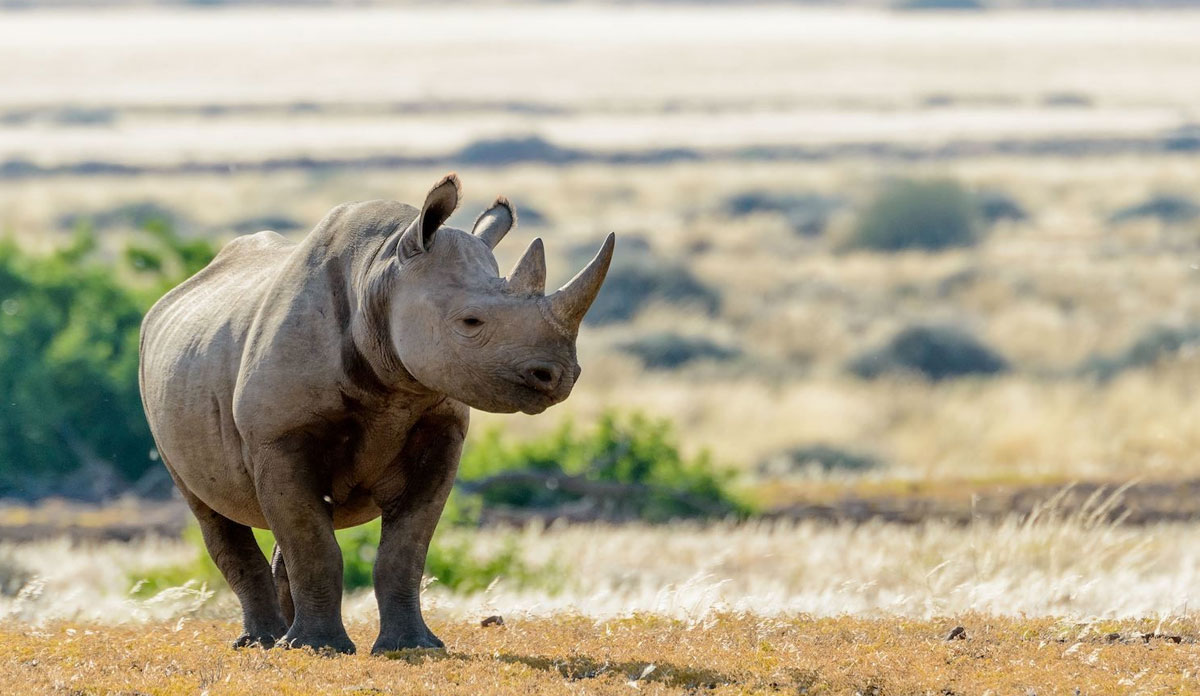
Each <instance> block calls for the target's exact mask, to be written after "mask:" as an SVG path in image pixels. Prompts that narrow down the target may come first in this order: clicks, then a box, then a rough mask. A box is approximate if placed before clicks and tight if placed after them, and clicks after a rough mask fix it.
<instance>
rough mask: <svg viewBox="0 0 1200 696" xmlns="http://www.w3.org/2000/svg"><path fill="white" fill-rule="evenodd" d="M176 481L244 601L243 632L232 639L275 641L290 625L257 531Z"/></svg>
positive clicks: (268, 644)
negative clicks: (258, 539)
mask: <svg viewBox="0 0 1200 696" xmlns="http://www.w3.org/2000/svg"><path fill="white" fill-rule="evenodd" d="M172 475H174V474H172ZM175 483H176V485H177V486H178V487H179V490H180V492H182V493H183V497H184V499H185V500H187V503H188V506H189V507H190V508H191V509H192V513H193V514H194V515H195V516H196V521H197V522H199V524H200V533H201V534H202V535H203V536H204V545H205V547H206V548H207V549H208V554H209V555H210V556H212V559H213V562H215V563H216V564H217V568H219V569H220V571H221V574H222V575H224V576H225V581H226V582H228V583H229V587H230V588H231V589H232V590H233V592H234V594H236V595H237V598H238V601H240V602H241V604H242V635H241V636H239V637H238V638H237V640H235V641H234V642H233V647H235V648H241V647H245V646H248V645H261V646H263V647H271V646H273V645H275V641H276V640H277V639H278V638H279V637H280V636H282V635H283V634H284V632H285V631H286V630H287V625H286V624H284V622H283V617H282V616H281V615H280V613H279V602H278V600H277V599H276V597H275V583H274V582H273V581H272V580H271V568H270V566H268V565H267V559H266V557H265V556H263V553H262V550H261V549H259V548H258V543H257V542H256V541H255V540H254V533H253V532H251V531H250V528H249V527H247V526H245V525H242V524H238V523H237V522H234V521H233V520H231V519H229V518H227V517H223V516H222V515H220V514H218V513H217V512H216V511H214V510H213V509H212V508H210V507H208V506H207V505H205V504H204V502H203V501H201V500H200V499H199V498H197V497H196V496H194V495H192V494H191V492H190V491H188V490H187V488H185V487H184V486H183V485H182V483H181V482H180V481H179V478H178V477H176V478H175Z"/></svg>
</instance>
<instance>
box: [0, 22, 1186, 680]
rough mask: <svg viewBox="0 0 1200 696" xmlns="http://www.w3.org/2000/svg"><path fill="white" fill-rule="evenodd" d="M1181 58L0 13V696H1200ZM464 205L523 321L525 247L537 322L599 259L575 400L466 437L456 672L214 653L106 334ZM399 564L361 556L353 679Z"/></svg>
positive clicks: (752, 35)
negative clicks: (603, 268)
mask: <svg viewBox="0 0 1200 696" xmlns="http://www.w3.org/2000/svg"><path fill="white" fill-rule="evenodd" d="M500 24H503V25H504V26H505V27H506V30H505V31H500V32H498V31H496V29H495V28H496V26H499V25H500ZM662 27H671V28H672V29H671V31H662V30H661V28H662ZM264 36H266V37H271V40H262V39H261V37H264ZM1196 36H1200V11H1191V10H1180V9H1175V10H1169V11H1167V10H1163V11H1154V12H1134V11H1124V10H1116V9H1106V10H1071V11H1057V10H1037V11H1032V10H1024V9H1019V8H1015V7H1012V6H1008V5H1006V6H1005V7H1004V8H1002V9H995V10H988V11H972V12H953V13H946V12H936V11H933V12H912V11H898V10H891V9H880V8H878V7H856V6H852V7H846V8H822V9H811V8H797V7H790V6H778V5H764V6H757V5H756V6H749V7H746V6H736V7H735V6H733V5H723V4H713V5H704V6H687V5H681V6H678V7H677V6H674V5H670V6H649V7H642V6H638V7H622V6H607V5H592V4H564V5H521V4H518V5H505V6H494V5H488V4H484V5H480V6H474V5H451V6H446V7H440V6H429V5H421V6H416V7H395V6H383V7H368V8H305V9H277V8H273V9H271V10H269V11H268V10H264V9H261V8H255V7H242V6H240V5H237V4H233V5H231V6H227V7H221V8H181V7H171V8H162V7H130V8H123V9H120V8H119V9H109V10H106V11H102V12H101V11H95V10H91V9H70V8H68V9H56V10H53V11H51V10H30V11H23V12H14V11H0V229H2V230H3V236H4V242H3V246H2V247H0V335H2V336H3V340H4V343H3V344H2V345H0V388H2V390H3V392H4V393H5V396H6V397H9V398H5V399H4V401H5V402H6V403H5V408H6V409H7V411H6V415H5V422H4V423H3V424H0V447H2V448H3V449H0V685H3V686H0V691H3V692H4V693H30V694H40V693H64V694H65V693H79V694H109V693H155V694H157V693H164V694H175V693H179V694H185V693H186V694H191V693H203V692H207V693H210V694H220V693H230V694H237V693H264V692H265V693H360V694H369V693H463V694H481V693H513V694H516V693H610V692H613V693H615V692H621V693H626V692H629V691H630V690H631V689H637V690H643V691H647V692H651V693H696V692H710V691H711V692H713V693H809V694H817V693H837V694H841V693H846V694H855V693H859V694H926V693H934V694H939V693H957V694H983V693H989V692H990V693H993V694H1027V693H1036V694H1077V693H1078V694H1104V693H1114V694H1115V693H1155V694H1174V693H1193V692H1197V691H1200V648H1198V647H1197V645H1196V640H1197V638H1200V624H1198V623H1197V616H1196V614H1195V610H1194V607H1193V605H1194V604H1195V601H1196V599H1197V597H1198V596H1200V595H1198V594H1197V593H1198V592H1200V589H1198V588H1200V523H1198V522H1197V520H1200V482H1198V479H1200V476H1198V475H1197V473H1198V472H1200V427H1198V426H1200V399H1198V398H1197V394H1198V393H1200V351H1198V350H1197V349H1198V348H1200V318H1198V317H1200V91H1197V90H1196V89H1195V85H1196V83H1197V82H1196V78H1197V73H1196V67H1195V66H1197V65H1200V42H1197V41H1196V40H1195V37H1196ZM31 66H37V69H36V70H34V69H32V68H31ZM81 66H83V67H81ZM747 76H753V77H752V79H750V78H748V77H747ZM451 169H453V170H456V171H458V173H459V175H460V176H461V178H462V180H463V182H464V188H465V196H466V199H465V203H464V205H463V206H462V208H461V209H460V210H459V211H458V213H456V215H455V217H454V218H452V220H451V223H450V224H451V225H453V226H456V227H469V225H470V223H471V222H472V220H473V218H474V216H475V215H477V214H478V213H479V212H480V211H481V210H482V209H483V208H484V207H485V206H486V205H487V204H488V203H489V202H490V201H491V200H492V198H494V196H496V195H497V194H504V195H506V196H507V197H508V198H509V199H510V200H512V201H513V203H514V204H515V206H516V208H517V211H518V214H519V215H520V219H521V222H520V225H519V227H518V228H517V229H516V230H515V231H514V232H513V233H511V234H510V235H509V237H508V238H507V239H506V240H505V241H504V242H503V243H502V244H501V245H500V247H498V248H497V256H498V261H499V265H500V268H501V270H502V272H503V271H505V270H507V269H508V268H510V267H511V265H512V264H513V263H514V262H515V260H516V259H517V257H518V256H519V255H520V253H521V251H522V250H523V249H524V248H525V245H526V244H527V243H528V242H529V241H531V240H532V239H533V238H535V237H542V238H543V239H544V240H545V243H546V249H547V256H548V265H549V269H550V284H554V282H555V281H558V282H562V281H564V280H566V278H567V277H568V276H569V275H570V274H571V273H573V272H574V271H575V270H576V269H577V268H579V267H580V265H581V263H582V262H583V261H585V260H586V258H587V257H588V256H589V255H590V254H591V253H592V251H593V250H594V249H595V248H596V246H597V242H598V240H599V239H601V238H602V237H603V235H604V234H606V233H607V232H609V231H616V232H617V235H618V251H617V257H616V260H615V261H614V266H613V269H612V271H611V272H610V277H609V280H608V283H607V286H606V289H605V291H604V294H602V295H601V297H600V299H599V300H598V301H597V305H596V307H595V309H594V310H593V316H592V317H591V319H590V321H589V323H586V324H585V325H584V328H583V331H582V333H581V336H580V341H579V349H580V361H581V363H582V365H583V368H584V372H583V376H582V378H581V381H580V382H579V384H578V386H577V388H576V390H575V392H574V394H573V395H572V396H571V398H570V399H569V400H568V401H567V402H565V403H564V404H562V405H560V406H557V407H555V408H553V409H551V410H550V411H548V412H547V413H545V414H542V415H540V416H537V417H528V416H501V415H492V414H483V413H475V414H473V421H474V422H473V423H472V432H471V436H470V439H469V442H468V448H467V450H468V451H467V455H466V458H465V459H464V464H463V469H462V471H461V472H460V481H461V483H460V485H459V487H458V489H457V490H456V492H455V497H454V498H453V499H452V501H451V505H450V508H449V510H448V513H447V517H446V518H445V519H444V521H443V524H442V527H441V528H440V530H439V532H438V536H437V537H436V538H435V545H434V550H433V552H432V553H431V557H430V562H429V564H428V566H427V576H428V579H427V587H426V591H425V594H424V604H425V611H426V615H427V616H428V617H429V618H430V625H431V627H432V628H433V629H434V631H435V632H437V633H438V634H439V635H440V636H441V637H442V638H443V640H445V642H446V645H447V647H446V649H445V650H439V651H411V652H401V653H396V654H392V655H389V656H387V657H371V656H369V655H366V654H359V655H353V656H340V657H336V658H335V657H325V656H320V655H314V654H312V653H311V652H305V651H301V650H275V649H273V650H259V649H245V650H236V651H235V650H233V649H231V648H229V647H228V644H229V642H230V640H231V639H232V638H233V637H234V636H235V635H236V633H237V626H236V624H235V619H236V617H237V616H238V610H237V604H236V601H235V599H234V598H233V597H232V595H231V594H230V593H229V591H228V590H227V588H226V587H225V585H224V582H223V580H221V578H220V577H219V575H217V574H216V573H215V569H214V568H213V567H212V566H211V564H210V563H208V562H207V561H206V560H205V555H204V553H203V550H202V547H201V546H200V544H199V542H198V539H197V534H196V532H195V529H194V528H193V527H191V526H190V525H189V524H188V517H187V513H186V510H185V509H184V508H183V507H182V504H181V503H180V502H179V501H178V500H177V499H174V498H172V497H171V496H170V490H169V482H166V484H167V485H164V481H163V476H162V472H161V467H160V466H159V465H158V464H157V462H155V461H153V452H152V451H151V449H152V445H151V444H146V443H145V439H144V433H143V431H141V430H138V428H143V429H144V425H139V424H138V422H137V419H138V418H140V416H138V415H137V411H136V409H137V408H138V407H139V406H138V404H137V401H136V391H133V392H129V393H131V394H133V397H132V401H130V400H129V399H128V398H126V397H127V396H128V394H127V393H126V392H127V391H128V389H127V387H128V384H127V383H128V379H127V376H128V374H133V373H131V372H129V365H130V364H131V363H129V360H128V355H127V354H126V353H123V352H122V351H123V350H125V351H127V349H128V345H127V341H126V339H127V336H128V335H129V333H128V330H129V328H130V327H129V326H126V324H128V323H129V322H130V321H133V322H136V316H137V312H138V311H139V307H143V305H144V302H145V301H146V300H147V299H149V300H150V301H152V298H153V296H154V295H155V294H156V293H158V292H160V291H161V289H162V287H164V286H165V285H167V284H169V283H170V282H173V280H177V279H178V277H181V275H182V274H184V273H186V271H187V270H188V269H189V268H190V267H191V265H192V264H195V263H202V262H203V261H204V260H205V258H206V257H205V254H206V253H209V252H210V251H211V249H212V248H215V247H216V246H217V245H219V244H221V243H223V242H225V241H227V240H228V239H230V238H232V237H233V236H234V235H236V234H240V233H246V232H254V231H257V230H258V229H263V228H271V229H276V230H277V231H279V232H281V233H283V234H286V235H288V236H290V237H293V238H297V237H299V236H301V235H303V234H304V233H305V231H307V230H308V229H310V228H311V227H312V226H313V225H314V224H315V223H316V221H317V220H318V219H320V217H321V216H322V215H323V214H324V213H325V212H326V211H327V210H328V209H329V208H331V207H333V206H334V205H336V204H338V203H341V202H344V201H348V200H361V199H370V198H395V199H398V200H402V201H406V202H414V201H415V200H416V199H417V198H418V197H419V196H421V195H422V194H423V192H424V191H425V190H426V189H427V188H428V186H429V184H431V183H432V182H433V181H435V180H436V179H437V178H438V177H439V176H441V175H442V174H444V173H445V171H448V170H451ZM75 281H78V286H76V285H72V284H71V283H72V282H75ZM38 283H41V284H42V285H38ZM43 286H44V287H45V288H48V289H46V290H45V291H44V292H43V291H42V290H40V289H39V288H42V287H43ZM39 293H40V294H39ZM71 293H78V294H71ZM56 298H57V299H56ZM62 298H84V299H81V300H79V301H78V302H75V301H74V300H65V301H64V300H63V299H62ZM43 301H45V302H46V303H48V304H45V305H39V304H37V303H38V302H43ZM56 302H57V303H58V304H55V303H56ZM63 302H66V303H67V305H68V306H66V308H65V309H64V308H63V304H62V303H63ZM72 302H75V303H74V304H72ZM122 303H128V305H129V308H128V311H127V312H126V313H125V314H120V313H118V312H117V309H114V308H118V309H119V308H120V307H124V306H125V305H124V304H122ZM45 307H50V308H54V307H59V309H61V311H56V310H53V309H52V310H49V311H45V312H41V313H38V314H36V317H37V320H36V321H35V320H34V319H31V318H30V317H31V316H33V313H34V312H35V310H36V309H37V308H43V309H44V308H45ZM72 308H75V311H72ZM143 308H144V307H143ZM39 311H40V310H39ZM81 313H86V315H87V316H81ZM60 315H61V316H60ZM131 317H132V319H131ZM54 322H59V323H58V324H55V323H54ZM123 322H124V323H123ZM132 328H133V331H134V334H133V335H136V326H135V325H133V327H132ZM123 346H124V347H123ZM22 360H24V361H25V362H22ZM135 363H136V360H135V361H134V363H133V364H135ZM80 374H85V375H87V376H88V378H87V379H86V380H82V381H81V379H82V378H79V377H77V376H78V375H80ZM72 376H75V377H72ZM37 380H42V381H37ZM123 380H124V381H123ZM97 385H106V386H104V387H103V390H107V391H103V390H102V389H101V387H99V386H97ZM109 385H110V386H109ZM123 390H125V391H123ZM101 391H103V394H104V397H103V399H100V398H97V399H95V400H91V401H89V400H88V399H87V398H85V397H86V396H87V395H89V394H91V393H94V392H95V393H99V392H101ZM128 404H132V406H129V405H128ZM126 407H128V409H130V410H129V411H128V413H130V414H133V415H128V417H126V416H125V415H122V414H124V413H125V412H124V411H122V409H123V408H126ZM121 418H124V420H119V419H121ZM93 426H94V427H93ZM116 431H120V432H122V433H125V432H127V433H128V436H123V437H122V438H116V437H115V436H111V433H112V432H116ZM56 447H57V448H58V449H55V448H56ZM60 450H61V453H62V454H61V456H59V455H54V454H53V453H54V452H57V451H60ZM48 453H49V454H48ZM116 453H119V455H118V454H116ZM56 457H57V458H56ZM514 472H515V473H516V474H520V476H519V477H516V478H514V475H515V474H514ZM522 486H524V487H522ZM377 533H378V531H377V527H376V528H374V529H372V528H369V527H368V528H364V529H360V530H348V531H347V532H345V533H343V537H342V544H343V551H344V554H345V560H344V563H345V569H346V584H347V588H348V590H349V591H348V593H347V597H346V600H345V604H344V611H345V613H346V616H347V621H348V628H349V630H350V633H351V636H352V637H353V638H354V639H355V641H356V642H357V643H358V645H359V647H360V650H361V649H362V648H363V647H364V646H366V645H369V644H370V641H371V639H372V638H373V631H374V630H375V628H376V626H377V613H376V610H375V606H374V599H373V597H372V595H371V593H370V562H371V560H372V558H373V555H372V554H373V543H374V542H376V541H377ZM260 540H261V541H262V543H263V545H264V547H266V548H269V543H270V539H269V538H268V537H267V536H266V535H265V534H264V535H263V536H262V538H261V539H260ZM489 617H501V618H500V619H499V620H496V619H491V620H488V621H485V619H489ZM484 624H487V625H484ZM362 652H363V653H365V652H366V651H365V650H362Z"/></svg>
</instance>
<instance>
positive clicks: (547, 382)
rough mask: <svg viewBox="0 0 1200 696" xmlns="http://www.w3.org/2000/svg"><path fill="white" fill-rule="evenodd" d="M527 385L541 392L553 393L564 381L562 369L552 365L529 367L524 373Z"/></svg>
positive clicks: (541, 364)
mask: <svg viewBox="0 0 1200 696" xmlns="http://www.w3.org/2000/svg"><path fill="white" fill-rule="evenodd" d="M524 377H525V383H526V384H528V385H529V386H530V387H532V388H534V389H537V390H538V391H541V392H552V391H554V390H555V389H556V388H558V383H559V381H560V380H561V379H562V368H560V367H558V366H557V365H553V364H550V363H538V364H535V365H529V366H528V367H526V368H525V372H524Z"/></svg>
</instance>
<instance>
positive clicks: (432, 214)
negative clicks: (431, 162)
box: [397, 172, 462, 262]
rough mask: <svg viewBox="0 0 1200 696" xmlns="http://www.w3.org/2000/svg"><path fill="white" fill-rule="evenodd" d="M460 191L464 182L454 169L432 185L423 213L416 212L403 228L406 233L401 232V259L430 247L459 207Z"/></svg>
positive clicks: (422, 209)
mask: <svg viewBox="0 0 1200 696" xmlns="http://www.w3.org/2000/svg"><path fill="white" fill-rule="evenodd" d="M461 193H462V184H461V183H459V181H458V175H457V174H455V173H453V172H451V173H449V174H447V175H446V176H445V177H443V178H442V180H441V181H439V182H437V184H435V185H434V187H433V188H431V189H429V193H427V194H425V204H424V205H422V206H421V213H420V215H417V218H416V219H415V220H413V221H412V224H411V225H409V226H408V229H406V230H404V234H402V235H400V244H399V245H398V249H397V253H398V254H399V255H400V261H401V262H404V261H408V260H409V259H411V258H413V257H414V256H418V255H420V254H423V253H425V252H426V251H428V250H429V248H430V246H431V245H432V244H433V236H434V235H435V234H437V231H438V228H439V227H441V226H442V223H444V222H446V219H447V218H449V217H450V214H451V213H453V212H454V209H455V208H457V207H458V197H459V195H460V194H461Z"/></svg>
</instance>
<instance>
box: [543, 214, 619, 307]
mask: <svg viewBox="0 0 1200 696" xmlns="http://www.w3.org/2000/svg"><path fill="white" fill-rule="evenodd" d="M616 240H617V236H616V235H615V234H613V233H611V232H610V233H609V235H608V237H607V238H606V239H605V240H604V244H603V245H602V246H601V247H600V251H599V252H597V254H596V257H595V258H594V259H592V261H591V263H589V264H588V265H587V266H586V267H585V268H584V269H583V270H582V271H580V272H579V274H578V275H576V276H575V277H574V278H572V279H571V280H569V281H567V284H566V285H564V286H562V287H561V288H559V290H558V292H555V293H554V294H553V295H551V296H550V310H551V312H553V314H554V316H555V318H557V319H558V320H559V321H561V322H562V323H563V324H565V325H566V326H568V327H569V328H571V329H572V330H576V329H578V328H579V324H580V322H582V321H583V315H584V314H587V311H588V308H590V307H591V306H592V302H593V301H594V300H595V299H596V295H597V294H598V293H599V292H600V286H601V284H603V283H604V276H605V275H606V274H607V273H608V265H609V264H610V263H611V262H612V255H613V246H614V245H615V244H616Z"/></svg>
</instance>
